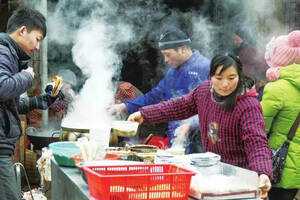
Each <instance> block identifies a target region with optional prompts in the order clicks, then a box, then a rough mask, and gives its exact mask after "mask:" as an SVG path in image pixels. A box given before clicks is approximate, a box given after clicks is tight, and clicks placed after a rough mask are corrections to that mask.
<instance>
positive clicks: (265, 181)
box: [258, 174, 271, 199]
mask: <svg viewBox="0 0 300 200" xmlns="http://www.w3.org/2000/svg"><path fill="white" fill-rule="evenodd" d="M258 184H259V189H260V198H262V199H265V198H267V197H268V192H269V191H270V189H271V181H270V179H269V177H268V176H267V175H265V174H261V175H260V176H259V183H258Z"/></svg>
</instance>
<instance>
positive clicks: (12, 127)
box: [0, 33, 47, 155]
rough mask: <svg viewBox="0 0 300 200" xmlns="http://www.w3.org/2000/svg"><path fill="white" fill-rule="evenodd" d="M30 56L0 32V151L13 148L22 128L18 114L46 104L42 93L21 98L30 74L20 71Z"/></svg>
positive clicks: (11, 150) (5, 152)
mask: <svg viewBox="0 0 300 200" xmlns="http://www.w3.org/2000/svg"><path fill="white" fill-rule="evenodd" d="M29 59H30V57H29V56H28V55H26V53H25V52H24V51H23V50H22V49H21V48H20V47H19V46H18V45H17V43H16V42H15V41H14V40H13V39H12V38H11V37H9V35H8V34H6V33H0V155H1V154H2V155H3V154H13V152H14V147H15V143H16V141H17V140H18V139H19V137H20V136H21V131H22V129H21V123H20V119H19V114H26V113H27V112H29V111H30V110H32V109H34V108H41V109H46V108H47V106H45V104H43V99H42V97H41V96H38V97H34V98H30V99H28V98H21V99H20V95H21V94H22V93H24V92H26V91H27V90H28V89H29V88H30V87H31V86H32V81H33V78H32V76H31V74H30V73H28V72H25V71H22V70H23V69H26V68H27V64H28V61H29Z"/></svg>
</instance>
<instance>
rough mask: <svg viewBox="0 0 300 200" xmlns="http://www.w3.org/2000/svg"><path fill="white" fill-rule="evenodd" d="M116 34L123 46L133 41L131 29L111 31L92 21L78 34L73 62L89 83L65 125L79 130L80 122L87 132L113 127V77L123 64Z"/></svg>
mask: <svg viewBox="0 0 300 200" xmlns="http://www.w3.org/2000/svg"><path fill="white" fill-rule="evenodd" d="M112 30H114V31H118V33H120V34H121V35H122V37H119V42H122V41H124V40H125V41H126V40H128V39H129V38H130V32H129V31H128V30H130V28H129V27H128V26H125V25H124V26H116V27H114V28H111V27H109V26H108V25H106V24H105V23H103V22H101V21H99V20H98V21H96V20H93V21H90V23H89V24H87V25H86V26H85V27H83V28H82V29H80V30H79V31H78V33H77V37H76V39H75V41H76V43H75V45H74V46H73V49H72V53H73V60H74V63H75V64H76V65H77V66H78V67H80V68H81V69H82V71H83V73H84V74H87V75H88V76H89V79H88V80H87V81H86V82H85V84H84V86H83V88H82V90H81V92H80V94H79V95H78V96H77V97H76V100H75V102H74V103H73V106H72V110H71V112H69V113H68V115H67V117H66V118H64V123H63V124H70V125H73V126H74V125H75V126H76V124H78V122H80V124H81V125H80V126H83V127H85V128H96V127H99V126H103V125H109V124H110V123H111V118H110V116H109V115H108V114H107V113H106V107H107V105H108V104H110V103H111V102H113V96H114V94H113V87H112V85H111V82H112V76H113V74H114V72H115V71H116V70H117V68H119V66H120V63H121V60H120V57H119V56H118V55H117V54H116V53H115V51H114V46H113V44H115V43H116V40H115V39H114V38H112V35H111V32H110V31H112ZM121 35H120V36H121Z"/></svg>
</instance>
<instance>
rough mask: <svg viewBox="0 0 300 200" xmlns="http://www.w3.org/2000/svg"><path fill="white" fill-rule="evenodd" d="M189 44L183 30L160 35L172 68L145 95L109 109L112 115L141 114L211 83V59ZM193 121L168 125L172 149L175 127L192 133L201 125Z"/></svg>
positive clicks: (162, 47) (162, 48)
mask: <svg viewBox="0 0 300 200" xmlns="http://www.w3.org/2000/svg"><path fill="white" fill-rule="evenodd" d="M190 45H191V40H190V38H189V37H188V36H187V35H186V34H185V33H184V32H183V31H181V30H179V29H178V28H176V27H169V28H167V29H166V30H165V31H164V32H163V33H162V34H161V36H160V39H159V43H158V46H159V49H160V51H161V53H162V54H163V56H164V60H165V62H166V63H167V64H168V65H170V68H169V69H168V71H167V73H166V75H165V76H164V78H163V79H162V80H161V81H160V82H159V83H158V85H157V86H156V87H154V88H153V89H152V90H151V91H149V92H148V93H146V94H145V95H143V96H139V97H137V98H135V99H131V100H125V101H123V103H121V104H115V105H112V106H109V107H108V111H109V112H110V113H112V114H116V113H120V112H127V113H128V114H131V113H133V112H136V111H138V109H139V108H140V107H143V106H146V105H152V104H156V103H159V102H161V101H165V100H169V99H171V98H175V97H179V96H182V95H184V94H187V93H189V92H190V91H191V90H192V89H194V88H195V87H196V86H198V85H200V84H201V83H202V82H203V81H205V80H208V78H209V75H208V74H209V66H210V60H209V59H208V58H206V57H205V56H203V55H201V54H200V52H199V51H198V50H192V49H191V47H190ZM192 121H193V122H192ZM192 121H189V123H182V122H180V121H172V122H169V123H168V133H167V135H168V137H169V141H170V146H171V145H172V142H173V139H174V131H175V129H176V128H179V126H181V130H182V131H183V130H184V131H191V130H192V129H194V128H196V127H197V126H198V120H197V118H196V120H192ZM191 122H192V123H191ZM195 122H196V123H195Z"/></svg>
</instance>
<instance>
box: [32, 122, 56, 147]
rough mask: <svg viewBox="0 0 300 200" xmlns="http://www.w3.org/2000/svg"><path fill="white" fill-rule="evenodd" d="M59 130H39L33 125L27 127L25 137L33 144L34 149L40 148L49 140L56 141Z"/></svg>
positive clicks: (49, 141) (48, 142)
mask: <svg viewBox="0 0 300 200" xmlns="http://www.w3.org/2000/svg"><path fill="white" fill-rule="evenodd" d="M59 133H60V130H59V131H50V130H47V131H41V130H38V129H36V128H35V127H28V128H27V129H26V134H27V137H28V138H29V140H30V142H31V143H32V144H33V146H34V149H36V150H41V149H42V148H43V147H47V146H48V145H49V144H50V143H51V142H57V141H58V140H59Z"/></svg>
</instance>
